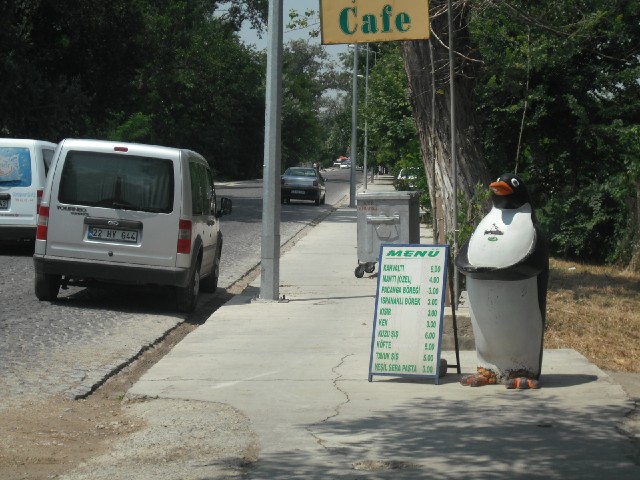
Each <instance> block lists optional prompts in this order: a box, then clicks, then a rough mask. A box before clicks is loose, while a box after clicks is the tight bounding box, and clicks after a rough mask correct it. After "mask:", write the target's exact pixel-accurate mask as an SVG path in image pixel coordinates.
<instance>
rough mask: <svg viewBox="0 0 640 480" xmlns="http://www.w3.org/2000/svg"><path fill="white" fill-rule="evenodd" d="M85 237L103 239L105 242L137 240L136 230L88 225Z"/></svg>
mask: <svg viewBox="0 0 640 480" xmlns="http://www.w3.org/2000/svg"><path fill="white" fill-rule="evenodd" d="M87 238H88V239H89V240H103V241H105V242H126V243H136V242H137V241H138V232H137V231H135V230H120V229H117V228H102V227H89V231H88V232H87Z"/></svg>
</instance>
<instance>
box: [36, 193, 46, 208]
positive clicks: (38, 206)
mask: <svg viewBox="0 0 640 480" xmlns="http://www.w3.org/2000/svg"><path fill="white" fill-rule="evenodd" d="M43 192H44V190H42V189H41V188H39V189H38V190H37V191H36V202H37V203H36V213H38V212H39V211H40V203H41V202H42V194H43Z"/></svg>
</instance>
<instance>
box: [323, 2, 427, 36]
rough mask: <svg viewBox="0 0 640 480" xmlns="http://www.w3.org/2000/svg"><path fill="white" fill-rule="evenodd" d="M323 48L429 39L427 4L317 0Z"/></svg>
mask: <svg viewBox="0 0 640 480" xmlns="http://www.w3.org/2000/svg"><path fill="white" fill-rule="evenodd" d="M320 28H321V32H322V43H323V44H324V45H329V44H340V43H366V42H390V41H396V40H425V39H427V38H429V3H428V2H427V0H320Z"/></svg>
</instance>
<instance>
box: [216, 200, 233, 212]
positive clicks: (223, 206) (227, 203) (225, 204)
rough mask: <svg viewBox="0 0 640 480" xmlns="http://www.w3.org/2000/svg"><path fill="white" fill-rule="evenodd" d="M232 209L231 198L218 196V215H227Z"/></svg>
mask: <svg viewBox="0 0 640 480" xmlns="http://www.w3.org/2000/svg"><path fill="white" fill-rule="evenodd" d="M231 209H232V202H231V199H230V198H228V197H220V210H218V215H217V216H218V217H222V216H223V215H229V214H230V213H231Z"/></svg>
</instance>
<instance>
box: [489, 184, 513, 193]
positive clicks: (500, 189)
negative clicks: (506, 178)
mask: <svg viewBox="0 0 640 480" xmlns="http://www.w3.org/2000/svg"><path fill="white" fill-rule="evenodd" d="M489 188H490V189H491V190H493V193H495V194H496V195H501V196H504V195H511V194H512V193H513V188H511V187H510V186H509V184H508V183H507V182H502V181H500V182H492V183H490V184H489Z"/></svg>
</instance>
